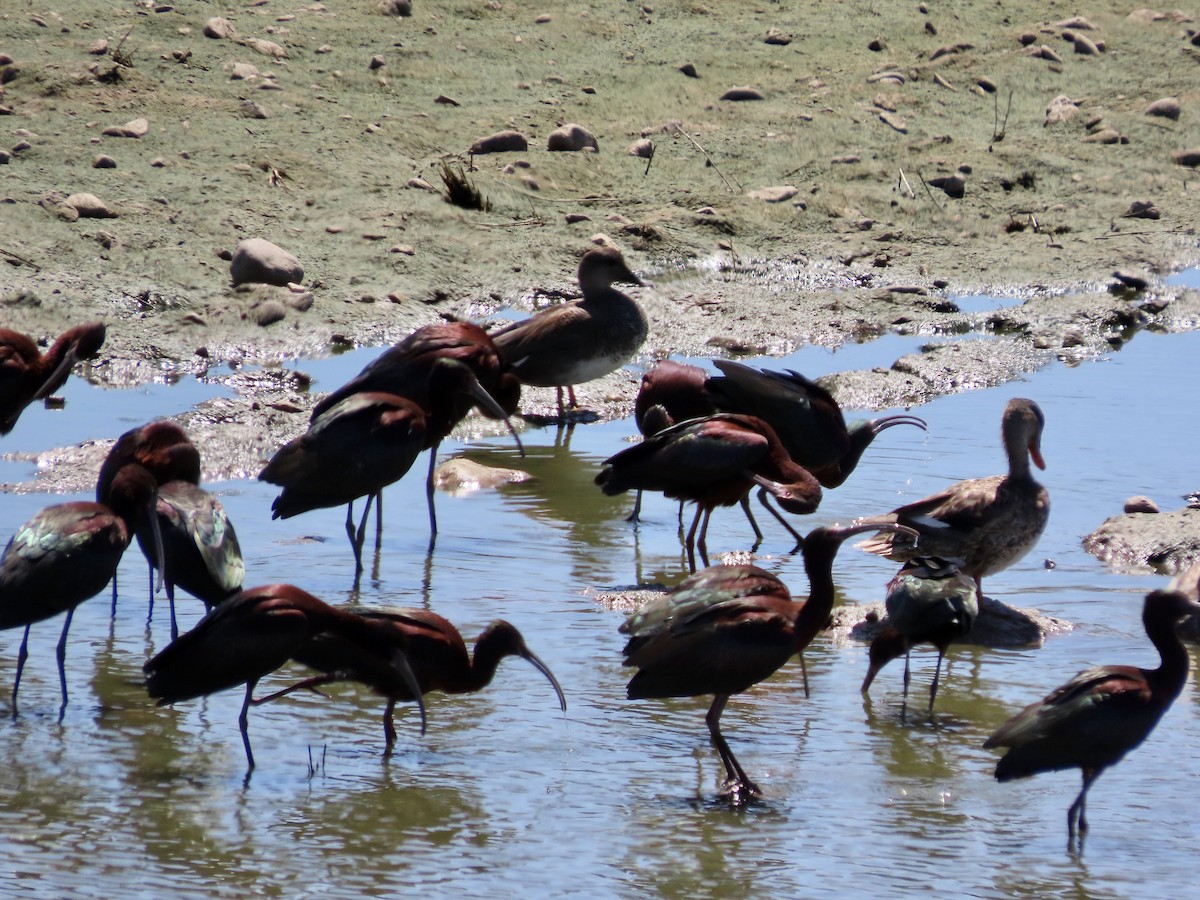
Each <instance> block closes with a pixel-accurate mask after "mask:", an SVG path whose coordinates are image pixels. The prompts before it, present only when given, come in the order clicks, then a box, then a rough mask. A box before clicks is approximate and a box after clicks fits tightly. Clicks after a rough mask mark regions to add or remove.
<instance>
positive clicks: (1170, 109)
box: [1146, 97, 1180, 122]
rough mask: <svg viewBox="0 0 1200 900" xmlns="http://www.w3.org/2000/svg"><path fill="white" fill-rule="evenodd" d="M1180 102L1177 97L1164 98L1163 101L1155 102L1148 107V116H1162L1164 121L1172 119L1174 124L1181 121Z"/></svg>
mask: <svg viewBox="0 0 1200 900" xmlns="http://www.w3.org/2000/svg"><path fill="white" fill-rule="evenodd" d="M1179 112H1180V109H1179V101H1178V100H1177V99H1176V98H1175V97H1163V98H1162V99H1161V100H1155V101H1154V102H1153V103H1151V104H1150V105H1149V106H1147V107H1146V115H1148V116H1160V117H1161V118H1164V119H1170V120H1171V121H1172V122H1177V121H1178V120H1179Z"/></svg>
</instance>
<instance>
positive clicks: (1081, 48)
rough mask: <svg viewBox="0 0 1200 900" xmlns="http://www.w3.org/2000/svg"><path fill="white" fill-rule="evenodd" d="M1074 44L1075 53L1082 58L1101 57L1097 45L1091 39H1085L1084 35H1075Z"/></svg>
mask: <svg viewBox="0 0 1200 900" xmlns="http://www.w3.org/2000/svg"><path fill="white" fill-rule="evenodd" d="M1074 44H1075V52H1076V53H1077V54H1079V55H1080V56H1099V55H1100V48H1099V47H1097V46H1096V43H1095V42H1094V41H1093V40H1092V39H1091V38H1088V37H1085V36H1084V35H1082V34H1077V35H1075V41H1074Z"/></svg>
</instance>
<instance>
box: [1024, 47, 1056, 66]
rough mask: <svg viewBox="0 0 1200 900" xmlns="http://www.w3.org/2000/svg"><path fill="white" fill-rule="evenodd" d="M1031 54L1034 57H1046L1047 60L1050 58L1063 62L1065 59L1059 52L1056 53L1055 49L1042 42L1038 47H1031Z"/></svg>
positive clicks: (1052, 60) (1051, 60) (1050, 59)
mask: <svg viewBox="0 0 1200 900" xmlns="http://www.w3.org/2000/svg"><path fill="white" fill-rule="evenodd" d="M1029 55H1030V56H1032V57H1034V58H1035V59H1046V60H1049V61H1050V62H1055V63H1061V62H1062V61H1063V58H1062V57H1061V56H1059V55H1058V54H1057V53H1055V52H1054V51H1053V50H1051V49H1050V48H1049V47H1047V46H1046V45H1045V44H1041V45H1039V46H1037V47H1030V48H1029Z"/></svg>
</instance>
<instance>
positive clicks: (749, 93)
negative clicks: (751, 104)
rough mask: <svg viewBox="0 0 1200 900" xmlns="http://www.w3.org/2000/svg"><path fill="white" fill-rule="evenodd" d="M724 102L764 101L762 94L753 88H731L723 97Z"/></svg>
mask: <svg viewBox="0 0 1200 900" xmlns="http://www.w3.org/2000/svg"><path fill="white" fill-rule="evenodd" d="M721 99H722V100H734V101H739V100H762V99H764V98H763V95H762V92H761V91H759V90H757V89H756V88H752V87H735V88H730V89H729V90H727V91H726V92H725V93H723V94H722V95H721Z"/></svg>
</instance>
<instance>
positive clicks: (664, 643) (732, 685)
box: [620, 525, 904, 804]
mask: <svg viewBox="0 0 1200 900" xmlns="http://www.w3.org/2000/svg"><path fill="white" fill-rule="evenodd" d="M875 527H877V526H854V525H851V526H849V527H846V528H840V527H838V526H832V527H828V528H816V529H814V530H813V531H811V532H809V534H808V536H807V537H805V539H804V549H803V553H804V570H805V572H806V573H807V575H808V580H809V595H808V599H807V601H805V600H796V601H793V600H792V598H791V594H790V593H789V592H788V589H787V586H786V585H784V583H783V582H782V581H780V580H779V579H778V578H776V577H775V576H774V575H772V574H770V573H769V572H765V571H764V570H762V569H760V568H758V567H757V566H751V565H736V566H712V567H710V568H707V569H704V570H702V571H700V572H697V573H696V574H694V575H692V576H690V577H689V578H686V579H684V580H683V581H682V582H680V583H679V585H678V586H677V587H676V588H675V590H673V591H671V592H670V593H669V594H667V595H666V596H664V597H661V598H659V599H656V600H651V601H650V602H649V603H647V604H646V605H645V606H644V607H642V608H641V609H640V610H638V611H637V612H636V613H635V614H634V615H632V616H631V617H630V618H629V619H628V620H627V621H626V622H625V623H623V624H622V625H621V629H620V630H621V633H622V634H626V635H628V636H629V640H628V642H627V643H626V644H625V649H624V651H623V652H624V655H625V665H627V666H634V667H636V668H637V670H638V671H637V672H636V674H634V676H633V678H632V679H631V680H630V682H629V686H628V689H627V696H628V697H629V699H630V700H640V699H645V698H660V697H696V696H701V695H704V694H712V695H713V702H712V705H711V706H710V707H709V710H708V715H707V716H706V717H705V722H706V723H707V724H708V731H709V735H710V737H711V738H712V743H713V746H714V747H715V748H716V750H717V753H718V755H719V756H720V757H721V762H722V764H723V765H724V767H725V781H724V784H723V785H722V787H721V795H722V796H728V797H729V798H730V799H731V801H732V802H734V803H735V804H740V803H742V802H744V801H745V800H746V799H748V798H752V797H758V796H760V795H761V793H762V792H761V791H760V790H759V788H758V786H757V785H756V784H755V783H754V782H753V781H751V780H750V778H749V777H748V776H747V775H746V772H745V770H743V769H742V767H741V764H740V763H738V761H737V758H736V757H735V756H734V755H733V751H732V750H730V748H729V744H728V743H727V742H726V741H725V738H724V736H723V735H722V734H721V713H722V712H723V711H724V709H725V705H726V704H727V703H728V702H729V698H730V697H731V696H733V695H734V694H740V693H742V692H743V691H746V690H749V689H750V688H751V687H753V686H754V685H756V684H758V682H760V681H763V680H764V679H766V678H768V677H770V676H771V675H772V674H774V673H775V671H776V670H778V669H779V668H780V667H781V666H782V665H783V664H784V663H786V662H787V661H788V660H789V659H791V658H792V657H793V656H795V655H797V654H800V655H801V661H803V652H804V648H805V647H807V646H808V645H809V644H810V643H811V642H812V640H813V638H814V637H816V635H817V632H819V631H820V630H821V629H822V628H824V627H825V625H826V623H827V622H828V621H829V614H830V612H831V610H832V609H833V601H834V584H833V560H834V558H835V557H836V556H837V551H838V548H839V547H841V545H842V542H843V541H845V540H846V539H847V538H848V537H851V536H852V535H855V534H859V533H861V532H863V531H868V530H870V529H872V528H875ZM889 527H891V528H894V529H896V530H901V529H904V526H902V525H892V526H889Z"/></svg>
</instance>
